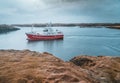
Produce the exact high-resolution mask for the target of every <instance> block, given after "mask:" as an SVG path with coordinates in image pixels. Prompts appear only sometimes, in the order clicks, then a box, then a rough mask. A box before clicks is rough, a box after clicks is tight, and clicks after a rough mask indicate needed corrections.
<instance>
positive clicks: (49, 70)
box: [0, 50, 120, 83]
mask: <svg viewBox="0 0 120 83" xmlns="http://www.w3.org/2000/svg"><path fill="white" fill-rule="evenodd" d="M119 81H120V57H110V56H94V57H93V56H77V57H74V58H73V59H71V60H70V61H68V62H64V61H63V60H61V59H59V58H57V57H55V56H54V55H52V54H50V53H47V52H44V53H39V52H35V51H30V50H0V83H28V82H29V83H74V82H75V83H103V82H106V83H118V82H119Z"/></svg>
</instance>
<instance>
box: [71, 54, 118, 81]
mask: <svg viewBox="0 0 120 83" xmlns="http://www.w3.org/2000/svg"><path fill="white" fill-rule="evenodd" d="M70 61H71V62H72V63H74V64H75V65H77V66H80V67H82V68H83V69H86V70H88V71H89V75H90V76H91V77H92V78H94V79H95V81H97V82H98V83H120V57H109V56H98V57H92V56H78V57H75V58H73V59H71V60H70Z"/></svg>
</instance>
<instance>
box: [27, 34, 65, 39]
mask: <svg viewBox="0 0 120 83" xmlns="http://www.w3.org/2000/svg"><path fill="white" fill-rule="evenodd" d="M26 35H27V39H28V40H33V41H34V40H55V39H63V37H64V35H34V34H28V33H26Z"/></svg>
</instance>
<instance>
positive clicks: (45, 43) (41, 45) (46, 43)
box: [27, 39, 63, 54]
mask: <svg viewBox="0 0 120 83" xmlns="http://www.w3.org/2000/svg"><path fill="white" fill-rule="evenodd" d="M62 46H63V39H57V40H41V41H28V42H27V47H29V48H31V50H37V51H41V52H50V53H52V54H54V53H55V52H57V49H59V48H61V47H62ZM55 50H56V51H55Z"/></svg>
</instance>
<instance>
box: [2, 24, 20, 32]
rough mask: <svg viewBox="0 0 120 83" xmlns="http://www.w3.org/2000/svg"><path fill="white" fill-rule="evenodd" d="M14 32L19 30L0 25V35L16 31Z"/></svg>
mask: <svg viewBox="0 0 120 83" xmlns="http://www.w3.org/2000/svg"><path fill="white" fill-rule="evenodd" d="M16 30H20V29H19V28H16V27H14V26H11V25H0V33H7V32H10V31H16Z"/></svg>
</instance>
